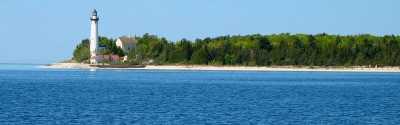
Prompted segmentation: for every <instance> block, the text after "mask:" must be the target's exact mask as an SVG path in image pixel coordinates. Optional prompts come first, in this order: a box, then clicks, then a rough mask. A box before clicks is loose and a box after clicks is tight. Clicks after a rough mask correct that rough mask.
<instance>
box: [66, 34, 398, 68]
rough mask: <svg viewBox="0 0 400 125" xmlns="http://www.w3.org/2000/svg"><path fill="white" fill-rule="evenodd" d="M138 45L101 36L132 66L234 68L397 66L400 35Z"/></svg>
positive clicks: (79, 55)
mask: <svg viewBox="0 0 400 125" xmlns="http://www.w3.org/2000/svg"><path fill="white" fill-rule="evenodd" d="M136 40H137V41H138V42H137V44H136V47H135V49H132V50H131V51H130V52H127V53H123V52H122V51H121V49H119V48H117V47H116V46H115V44H114V42H115V39H112V38H106V37H101V38H100V40H99V41H100V46H104V47H105V48H106V52H104V53H111V54H118V55H121V56H123V55H127V56H128V59H129V61H127V62H124V63H128V64H155V65H168V64H174V65H175V64H176V65H231V66H288V65H291V66H399V65H400V37H399V36H396V35H385V36H375V35H369V34H360V35H329V34H326V33H322V34H315V35H309V34H289V33H282V34H272V35H261V34H253V35H232V36H230V35H227V36H220V37H215V38H203V39H195V40H188V39H181V40H178V41H170V40H167V39H166V38H164V37H159V36H156V35H151V34H144V35H143V36H139V37H136ZM73 59H74V60H76V61H78V62H87V60H88V59H89V41H88V40H87V39H84V40H82V41H81V43H80V44H79V45H78V46H77V47H76V49H75V50H74V53H73Z"/></svg>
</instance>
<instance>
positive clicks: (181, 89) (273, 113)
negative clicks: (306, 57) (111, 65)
mask: <svg viewBox="0 0 400 125" xmlns="http://www.w3.org/2000/svg"><path fill="white" fill-rule="evenodd" d="M0 124H2V125H3V124H16V125H23V124H41V125H43V124H45V125H46V124H48V125H57V124H88V125H91V124H116V125H129V124H261V125H263V124H277V125H284V124H297V125H305V124H323V125H325V124H327V125H329V124H332V125H333V124H345V125H346V124H348V125H354V124H360V125H364V124H388V125H398V124H400V74H399V73H341V72H243V71H235V72H232V71H173V70H171V71H163V70H96V71H89V70H50V69H40V68H35V66H34V65H30V66H29V65H28V66H26V65H25V66H4V65H3V66H0Z"/></svg>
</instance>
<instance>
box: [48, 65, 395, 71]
mask: <svg viewBox="0 0 400 125" xmlns="http://www.w3.org/2000/svg"><path fill="white" fill-rule="evenodd" d="M42 68H48V69H90V70H93V69H110V70H112V69H118V70H190V71H263V72H272V71H286V72H400V67H399V66H395V67H392V66H386V67H377V68H368V67H363V66H351V67H341V66H335V67H334V66H331V67H321V66H313V67H311V66H259V67H257V66H209V65H146V66H145V67H141V68H99V67H93V66H91V65H90V64H83V63H55V64H50V65H46V66H42Z"/></svg>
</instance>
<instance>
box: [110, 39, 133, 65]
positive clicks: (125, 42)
mask: <svg viewBox="0 0 400 125" xmlns="http://www.w3.org/2000/svg"><path fill="white" fill-rule="evenodd" d="M136 43H137V41H136V39H135V37H127V36H122V37H119V38H118V39H117V41H116V42H115V44H116V45H117V47H119V48H121V49H122V50H123V51H124V53H128V52H129V51H130V50H132V49H134V48H135V47H136ZM123 60H124V61H126V60H128V57H127V56H125V57H124V59H123Z"/></svg>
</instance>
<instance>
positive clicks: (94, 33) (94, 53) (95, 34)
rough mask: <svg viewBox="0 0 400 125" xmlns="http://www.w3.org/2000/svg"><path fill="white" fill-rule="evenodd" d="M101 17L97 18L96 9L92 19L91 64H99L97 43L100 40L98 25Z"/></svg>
mask: <svg viewBox="0 0 400 125" xmlns="http://www.w3.org/2000/svg"><path fill="white" fill-rule="evenodd" d="M98 21H99V17H97V11H96V9H94V10H93V12H92V16H91V17H90V64H97V63H98V62H97V57H96V56H97V46H98V44H97V42H98V40H99V36H98V28H97V23H98Z"/></svg>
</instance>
